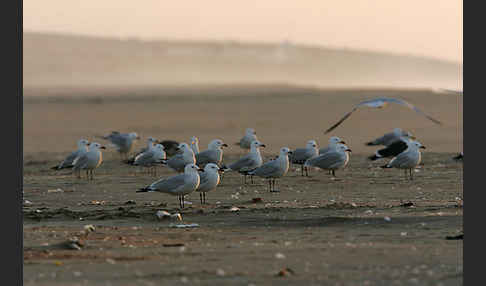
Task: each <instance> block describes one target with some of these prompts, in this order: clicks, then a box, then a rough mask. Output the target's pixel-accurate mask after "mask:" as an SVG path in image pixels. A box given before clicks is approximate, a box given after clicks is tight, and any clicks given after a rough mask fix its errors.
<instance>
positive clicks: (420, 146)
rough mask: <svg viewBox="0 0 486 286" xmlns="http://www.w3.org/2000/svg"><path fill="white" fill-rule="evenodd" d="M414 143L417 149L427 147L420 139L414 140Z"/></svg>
mask: <svg viewBox="0 0 486 286" xmlns="http://www.w3.org/2000/svg"><path fill="white" fill-rule="evenodd" d="M412 145H413V146H415V147H416V148H417V149H425V146H424V145H422V143H420V142H418V141H413V142H412Z"/></svg>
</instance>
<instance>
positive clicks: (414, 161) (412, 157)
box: [381, 141, 425, 180]
mask: <svg viewBox="0 0 486 286" xmlns="http://www.w3.org/2000/svg"><path fill="white" fill-rule="evenodd" d="M419 149H425V146H423V145H422V144H420V142H417V141H413V142H412V143H411V144H409V145H408V148H407V150H405V151H404V152H402V153H400V154H399V155H398V156H396V157H394V158H393V159H391V161H390V162H388V164H386V165H383V166H381V167H382V168H397V169H405V178H406V177H407V170H409V174H410V180H413V171H412V169H414V168H415V167H416V166H417V165H418V164H420V161H421V160H422V154H420V150H419Z"/></svg>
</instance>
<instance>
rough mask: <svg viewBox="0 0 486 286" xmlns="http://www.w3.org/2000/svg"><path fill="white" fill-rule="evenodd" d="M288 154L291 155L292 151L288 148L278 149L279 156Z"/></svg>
mask: <svg viewBox="0 0 486 286" xmlns="http://www.w3.org/2000/svg"><path fill="white" fill-rule="evenodd" d="M289 154H292V151H290V149H289V148H288V147H283V148H281V149H280V155H284V156H287V155H289Z"/></svg>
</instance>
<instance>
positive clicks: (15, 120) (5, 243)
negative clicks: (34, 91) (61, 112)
mask: <svg viewBox="0 0 486 286" xmlns="http://www.w3.org/2000/svg"><path fill="white" fill-rule="evenodd" d="M2 6H3V7H2V8H3V9H1V11H2V19H3V21H2V22H3V23H2V24H3V25H1V27H2V29H1V30H2V32H3V33H2V35H3V41H2V42H3V44H2V50H3V53H2V57H3V60H2V65H1V67H2V69H3V77H2V83H3V84H2V95H3V96H2V99H3V104H2V107H1V108H2V110H1V113H2V115H3V120H2V122H3V126H2V127H3V128H2V130H3V132H5V133H4V135H3V136H2V137H3V139H4V140H2V147H3V148H2V150H4V152H3V154H2V160H3V162H4V164H2V169H3V170H2V171H3V172H2V179H3V184H2V187H1V192H2V202H3V204H2V205H1V208H0V217H1V225H2V228H3V229H2V235H1V236H0V237H1V241H2V244H1V250H0V251H1V252H0V253H2V260H3V262H4V263H2V271H1V273H2V284H4V285H23V220H22V201H23V200H22V182H23V176H22V174H23V116H22V111H23V97H22V94H23V91H22V54H23V49H22V34H23V32H22V30H23V20H22V16H23V10H22V6H23V1H22V0H20V1H6V2H4V3H3V5H2ZM7 116H8V117H7ZM7 131H8V135H7V133H6V132H7Z"/></svg>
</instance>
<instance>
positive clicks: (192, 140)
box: [191, 136, 199, 145]
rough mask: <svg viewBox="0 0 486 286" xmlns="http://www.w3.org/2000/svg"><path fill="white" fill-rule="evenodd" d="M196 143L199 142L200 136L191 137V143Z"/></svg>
mask: <svg viewBox="0 0 486 286" xmlns="http://www.w3.org/2000/svg"><path fill="white" fill-rule="evenodd" d="M194 144H199V138H197V137H196V136H192V137H191V145H194Z"/></svg>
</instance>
